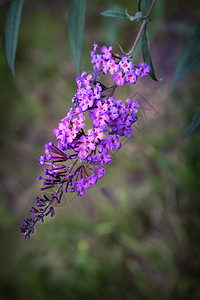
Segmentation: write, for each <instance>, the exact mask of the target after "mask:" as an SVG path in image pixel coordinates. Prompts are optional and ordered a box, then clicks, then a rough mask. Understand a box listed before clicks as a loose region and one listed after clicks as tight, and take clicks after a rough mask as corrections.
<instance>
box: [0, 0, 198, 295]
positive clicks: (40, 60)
mask: <svg viewBox="0 0 200 300" xmlns="http://www.w3.org/2000/svg"><path fill="white" fill-rule="evenodd" d="M8 6H9V3H7V4H5V5H4V6H0V37H1V49H0V128H1V135H0V180H1V185H0V197H1V201H0V299H1V300H4V299H5V300H7V299H14V300H15V299H20V300H23V299H29V300H32V299H42V300H43V299H48V300H50V299H70V300H73V299H74V300H76V299H78V300H79V299H81V300H82V299H86V300H87V299H94V300H96V299H103V300H104V299H105V300H106V299H115V300H118V299H120V300H122V299H123V300H125V299H130V300H132V299H133V300H139V299H151V300H152V299H162V300H163V299H180V300H184V299H187V300H188V299H190V300H191V299H195V300H198V299H200V286H199V282H200V259H199V257H200V151H199V145H200V135H199V131H198V130H197V131H196V132H195V133H193V134H192V135H191V136H190V137H189V138H188V139H187V140H183V136H184V134H185V132H186V130H187V128H188V126H189V124H190V122H191V118H192V116H193V114H194V112H195V111H196V109H197V107H198V105H199V104H198V102H199V69H196V70H195V71H193V72H192V73H190V74H188V75H187V76H186V77H185V78H183V79H182V80H181V81H180V82H179V83H178V84H177V86H176V87H175V89H174V91H173V92H171V84H172V80H173V76H174V71H175V66H176V64H177V61H178V58H179V56H180V54H181V51H182V49H183V46H184V45H185V43H186V41H187V40H188V38H189V37H190V36H191V34H192V33H193V31H194V29H195V27H196V25H197V24H198V22H199V15H200V14H199V13H200V3H199V2H198V1H194V0H191V1H180V0H176V1H174V0H173V1H172V0H169V1H164V0H159V1H157V3H156V5H155V7H154V9H153V10H152V13H151V19H152V21H151V22H150V24H149V34H150V41H151V50H152V57H153V61H154V66H155V71H156V74H157V77H158V78H162V81H160V82H154V81H153V80H151V79H150V78H144V79H141V80H140V81H139V82H138V83H137V85H135V86H130V85H129V86H126V87H125V88H121V89H120V88H119V89H118V90H117V91H116V97H119V98H121V99H126V98H127V97H133V98H135V99H137V100H139V101H140V103H141V110H140V121H138V124H137V126H136V127H135V131H134V138H131V139H130V140H129V141H128V142H126V141H124V140H123V141H122V143H123V147H122V148H121V149H120V150H119V151H118V152H117V153H116V154H114V156H113V163H112V164H111V165H109V166H107V168H106V174H105V176H104V178H103V179H102V180H101V181H99V183H98V184H97V185H96V186H95V187H93V188H92V189H90V190H88V191H87V195H86V196H84V197H75V198H74V199H73V201H72V203H71V204H70V205H67V200H69V199H64V200H63V202H62V204H61V205H60V206H59V207H57V208H56V216H55V217H54V218H52V219H51V218H47V220H46V221H45V223H44V224H38V225H37V227H36V231H35V234H34V235H33V236H32V237H31V239H30V240H29V241H25V240H23V238H22V237H21V236H20V232H19V229H18V228H19V226H20V225H21V222H22V220H23V219H24V218H26V217H27V215H28V211H29V209H30V206H31V205H33V204H34V197H35V196H37V195H38V192H39V184H38V180H37V177H38V176H39V175H40V174H41V173H42V172H43V169H42V168H41V166H39V165H38V159H39V156H40V155H42V154H43V151H44V144H46V143H47V142H49V141H55V139H54V136H53V133H52V131H53V129H54V128H55V127H56V126H57V124H58V122H59V120H60V119H61V118H62V117H64V115H65V114H66V113H67V111H68V106H69V105H70V101H71V98H72V97H73V95H74V94H75V91H76V82H75V78H76V70H75V66H74V63H73V59H72V54H71V52H70V48H69V41H68V28H67V26H68V25H67V18H68V8H69V1H64V0H56V1H55V0H54V1H53V0H48V1H47V0H46V1H45V0H44V1H36V0H35V1H30V0H29V1H26V2H25V5H24V9H23V15H22V20H21V27H20V34H19V41H18V49H17V56H16V64H15V68H16V76H15V78H13V77H12V75H11V72H10V70H9V67H8V65H7V62H6V59H5V51H4V26H5V16H6V11H7V9H8ZM111 8H112V9H113V8H115V9H120V10H123V11H124V10H125V8H128V12H129V13H130V14H134V13H135V9H136V1H119V0H118V1H105V0H104V1H100V0H97V1H91V0H88V3H87V14H86V23H85V35H84V45H83V58H82V67H81V69H82V70H86V71H88V72H91V71H92V67H91V64H90V51H91V49H92V44H93V42H94V41H96V42H97V43H99V44H100V45H104V44H106V45H110V44H112V45H113V48H114V50H115V52H120V50H119V47H118V44H117V42H118V43H120V45H121V46H122V47H123V49H124V50H125V51H127V50H129V49H130V46H131V44H132V43H133V41H134V38H135V36H136V34H137V31H138V29H139V25H138V24H137V23H131V22H128V21H126V20H115V19H109V18H104V17H103V16H101V15H100V12H101V11H103V10H105V9H111ZM141 60H142V58H141V54H140V47H138V48H137V49H136V53H135V58H134V61H135V62H140V61H141ZM71 200H72V199H71Z"/></svg>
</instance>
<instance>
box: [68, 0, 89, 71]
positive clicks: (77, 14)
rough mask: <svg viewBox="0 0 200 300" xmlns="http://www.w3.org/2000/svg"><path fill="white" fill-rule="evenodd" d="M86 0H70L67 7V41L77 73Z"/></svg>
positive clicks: (79, 63)
mask: <svg viewBox="0 0 200 300" xmlns="http://www.w3.org/2000/svg"><path fill="white" fill-rule="evenodd" d="M85 10H86V0H71V2H70V7H69V21H68V28H69V42H70V47H71V50H72V54H73V58H74V62H75V66H76V70H77V73H78V74H79V73H80V66H81V55H82V47H83V34H84V25H85Z"/></svg>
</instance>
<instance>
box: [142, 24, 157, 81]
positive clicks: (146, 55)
mask: <svg viewBox="0 0 200 300" xmlns="http://www.w3.org/2000/svg"><path fill="white" fill-rule="evenodd" d="M142 56H143V59H144V61H145V62H146V63H147V64H148V65H150V67H151V73H150V74H149V75H150V76H151V78H152V79H153V80H156V81H157V80H158V79H157V78H156V75H155V72H154V67H153V62H152V59H151V51H150V45H149V37H148V32H147V26H145V28H144V31H143V35H142Z"/></svg>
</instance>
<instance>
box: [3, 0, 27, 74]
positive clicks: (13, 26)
mask: <svg viewBox="0 0 200 300" xmlns="http://www.w3.org/2000/svg"><path fill="white" fill-rule="evenodd" d="M23 3H24V0H13V1H12V2H11V4H10V7H9V10H8V13H7V17H6V27H5V41H6V57H7V61H8V65H9V67H10V69H11V71H12V74H13V76H15V66H14V64H15V55H16V48H17V40H18V33H19V26H20V20H21V13H22V8H23Z"/></svg>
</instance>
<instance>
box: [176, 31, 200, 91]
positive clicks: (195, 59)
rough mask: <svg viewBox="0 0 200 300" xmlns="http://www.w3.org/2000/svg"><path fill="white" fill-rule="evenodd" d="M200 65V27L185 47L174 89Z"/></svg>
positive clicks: (177, 68)
mask: <svg viewBox="0 0 200 300" xmlns="http://www.w3.org/2000/svg"><path fill="white" fill-rule="evenodd" d="M199 65H200V25H198V26H197V28H196V30H195V32H194V34H193V35H192V36H191V38H190V39H189V41H188V42H187V44H186V45H185V47H184V49H183V51H182V54H181V56H180V58H179V61H178V63H177V66H176V70H175V75H174V79H173V83H172V89H173V88H174V87H175V85H176V84H177V82H178V81H179V80H180V79H181V78H182V77H183V76H185V75H186V74H188V73H189V72H191V71H192V70H194V69H195V68H196V67H198V66H199Z"/></svg>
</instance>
